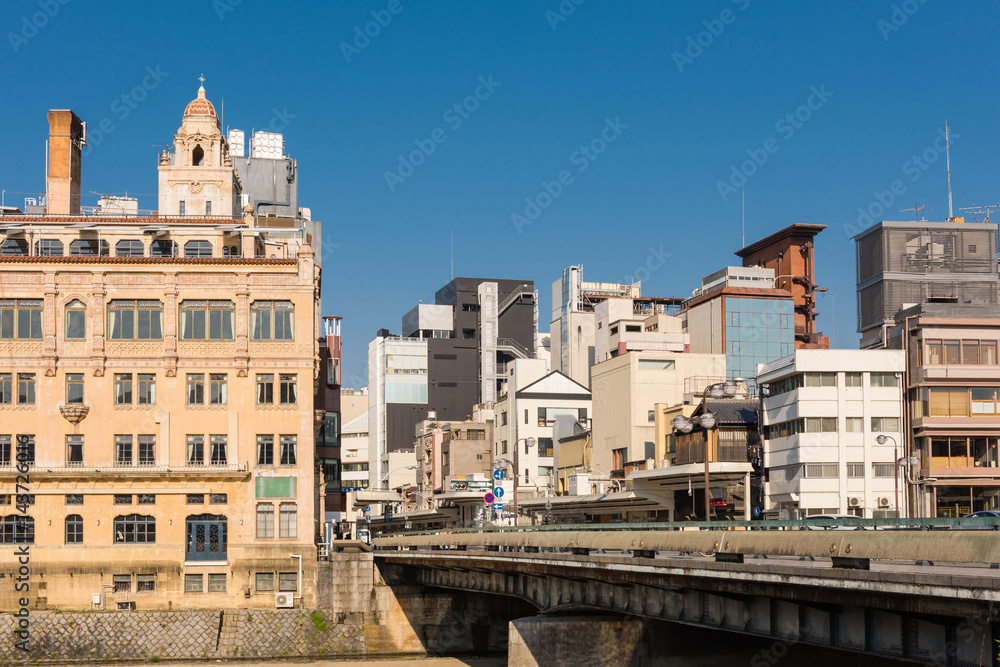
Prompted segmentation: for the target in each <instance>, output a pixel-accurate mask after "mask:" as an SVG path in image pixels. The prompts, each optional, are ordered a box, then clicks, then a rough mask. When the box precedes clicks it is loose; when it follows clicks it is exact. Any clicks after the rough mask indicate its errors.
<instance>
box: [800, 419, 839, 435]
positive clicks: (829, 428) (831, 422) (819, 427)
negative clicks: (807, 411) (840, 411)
mask: <svg viewBox="0 0 1000 667" xmlns="http://www.w3.org/2000/svg"><path fill="white" fill-rule="evenodd" d="M805 419H806V424H805V426H806V433H836V432H837V418H836V417H806V418H805Z"/></svg>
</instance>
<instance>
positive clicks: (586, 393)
mask: <svg viewBox="0 0 1000 667" xmlns="http://www.w3.org/2000/svg"><path fill="white" fill-rule="evenodd" d="M501 386H502V389H501V396H500V400H498V401H497V402H496V404H495V406H494V418H495V422H494V427H493V434H494V435H493V456H494V458H495V459H506V460H508V461H510V463H511V466H510V467H509V468H508V470H510V469H511V468H514V467H515V464H516V470H517V489H518V490H517V495H518V499H521V498H524V497H528V498H530V497H532V496H536V495H545V494H549V495H552V494H553V493H554V492H555V489H556V475H555V473H554V465H555V456H556V455H557V454H556V451H555V448H556V442H555V439H554V437H555V433H554V431H555V430H556V429H555V426H556V423H557V420H558V419H559V418H560V417H561V416H563V417H564V418H568V419H572V420H573V421H576V422H583V423H587V420H588V419H589V418H590V414H591V409H592V404H591V394H590V390H589V389H587V387H585V386H583V385H582V384H580V383H579V382H576V381H575V380H572V379H570V378H569V377H567V376H566V375H563V374H562V373H561V372H559V371H552V372H548V365H547V364H546V363H545V362H544V361H543V360H539V359H516V360H514V361H513V362H511V363H510V364H508V366H507V377H506V382H504V383H503V384H502V385H501ZM531 442H533V443H534V444H533V446H529V443H531Z"/></svg>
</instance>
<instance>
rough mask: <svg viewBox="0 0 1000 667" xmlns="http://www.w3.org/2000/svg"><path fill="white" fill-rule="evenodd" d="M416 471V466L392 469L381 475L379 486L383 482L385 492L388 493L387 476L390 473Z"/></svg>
mask: <svg viewBox="0 0 1000 667" xmlns="http://www.w3.org/2000/svg"><path fill="white" fill-rule="evenodd" d="M416 469H417V466H399V467H398V468H393V469H392V470H390V471H389V472H387V473H386V474H385V475H383V476H382V478H381V479H379V481H378V483H379V486H381V485H382V482H385V490H386V491H388V490H389V475H391V474H392V473H394V472H396V471H397V470H416Z"/></svg>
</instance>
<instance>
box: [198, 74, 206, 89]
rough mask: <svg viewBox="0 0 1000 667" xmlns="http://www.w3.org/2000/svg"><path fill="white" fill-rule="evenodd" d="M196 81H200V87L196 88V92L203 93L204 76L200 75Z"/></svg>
mask: <svg viewBox="0 0 1000 667" xmlns="http://www.w3.org/2000/svg"><path fill="white" fill-rule="evenodd" d="M198 80H199V81H201V85H200V86H198V92H199V93H204V92H205V75H204V74H202V75H201V76H199V77H198Z"/></svg>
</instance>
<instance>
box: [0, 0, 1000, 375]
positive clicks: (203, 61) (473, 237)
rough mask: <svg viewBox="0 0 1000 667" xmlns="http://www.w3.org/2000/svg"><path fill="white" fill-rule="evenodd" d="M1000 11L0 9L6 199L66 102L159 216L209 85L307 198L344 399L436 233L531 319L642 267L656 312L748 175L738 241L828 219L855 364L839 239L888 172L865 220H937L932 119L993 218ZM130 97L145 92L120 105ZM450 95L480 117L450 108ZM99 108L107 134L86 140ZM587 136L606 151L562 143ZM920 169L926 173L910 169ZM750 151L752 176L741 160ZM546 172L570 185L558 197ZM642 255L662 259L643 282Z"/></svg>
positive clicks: (736, 207)
mask: <svg viewBox="0 0 1000 667" xmlns="http://www.w3.org/2000/svg"><path fill="white" fill-rule="evenodd" d="M580 1H581V0H577V2H580ZM560 6H562V7H563V9H564V14H566V15H564V14H560V13H559V12H560ZM998 7H1000V5H998V3H995V2H985V1H969V2H962V3H955V2H951V3H948V2H943V1H942V0H926V2H921V0H907V2H901V1H900V0H864V1H860V0H856V1H853V2H850V1H841V2H801V1H797V2H793V1H772V2H765V1H764V0H714V1H711V2H697V3H695V2H661V1H644V2H638V1H637V2H627V3H626V2H599V1H598V0H586V1H583V2H582V3H581V4H579V5H576V4H575V3H574V2H573V0H563V1H562V3H561V4H560V2H559V1H558V0H548V1H545V0H542V1H538V2H521V1H515V0H511V1H505V2H485V1H481V0H467V1H463V2H449V3H444V2H431V1H430V0H423V1H419V0H398V1H397V2H389V1H388V0H374V1H365V2H347V1H344V2H329V3H318V2H317V3H307V2H294V1H286V2H265V1H264V0H242V1H240V0H198V1H194V0H186V1H178V2H158V3H136V2H125V1H101V2H97V1H90V0H41V1H39V0H32V1H29V0H7V1H6V2H4V3H2V6H0V25H2V26H3V32H4V36H3V40H2V44H0V76H2V79H3V82H4V86H3V88H4V92H3V95H4V102H3V104H2V106H0V125H2V127H3V128H5V131H4V132H3V133H2V134H0V155H2V157H3V159H2V160H0V187H2V188H4V189H6V190H7V191H8V192H14V193H24V192H38V191H43V190H44V173H43V172H44V141H45V138H46V133H47V123H46V118H45V112H46V110H47V109H49V108H67V107H68V108H72V109H73V110H75V111H76V112H77V113H78V114H79V115H80V116H81V117H82V118H83V119H84V120H86V121H88V123H89V125H90V127H91V144H92V147H91V150H90V152H89V154H88V156H87V158H86V160H85V163H84V176H83V189H84V191H85V192H91V191H93V192H98V193H101V192H114V193H121V192H124V191H125V190H128V191H129V192H130V193H141V194H140V195H139V196H140V205H141V206H142V207H144V208H155V206H156V204H155V193H156V182H157V181H156V154H157V152H158V151H159V150H161V149H160V148H158V147H156V146H150V144H154V145H155V144H167V143H170V142H171V141H172V136H173V133H174V132H175V131H176V129H177V127H178V126H179V125H180V119H181V118H180V117H181V113H182V112H183V109H184V106H185V104H186V103H187V102H188V101H189V100H190V99H192V98H193V97H194V96H195V91H196V90H197V87H198V81H197V79H196V77H198V75H199V74H201V73H204V75H205V77H206V78H207V82H206V84H205V87H206V89H207V91H208V96H209V98H210V99H211V100H212V101H213V102H214V103H215V105H216V107H217V108H221V106H222V100H223V98H225V123H226V125H227V126H229V127H238V128H242V129H244V130H247V131H249V130H251V129H252V128H258V129H261V128H266V127H268V126H271V124H272V123H276V124H283V125H284V127H283V129H282V131H283V132H284V134H285V140H286V147H287V153H288V154H289V155H291V156H292V157H294V158H297V159H298V160H299V169H300V172H299V173H300V179H301V182H300V185H299V201H300V205H302V206H308V207H310V208H311V209H312V213H313V216H314V218H315V219H320V220H322V221H323V223H324V230H325V231H324V241H325V243H326V244H327V247H325V248H324V249H323V278H324V285H323V311H324V314H330V315H334V314H335V315H341V316H343V317H344V325H343V335H344V343H345V348H344V349H345V378H346V380H345V384H346V385H347V386H355V385H358V384H360V383H363V382H364V381H365V380H363V379H362V378H365V377H366V370H365V365H366V348H367V342H368V340H370V339H371V338H372V337H373V335H374V333H375V331H376V330H377V329H379V328H380V327H386V328H388V329H390V330H391V331H393V332H395V333H398V331H399V327H400V318H401V316H402V315H403V313H405V312H406V311H407V310H409V309H410V308H411V307H412V306H413V305H415V304H416V303H417V302H418V301H419V300H421V299H422V300H424V301H425V302H426V301H430V300H432V299H433V295H434V291H435V290H436V289H437V288H438V287H440V286H441V285H443V284H444V283H446V282H447V281H448V280H449V279H450V277H451V264H450V237H451V235H452V234H454V267H455V268H454V270H455V274H456V275H464V276H484V277H497V278H500V277H503V278H515V279H530V280H534V281H535V283H536V285H538V288H539V292H540V295H541V305H540V311H541V318H540V319H541V328H542V329H543V330H547V329H548V322H549V315H550V309H551V304H550V285H551V283H552V281H553V280H555V279H557V278H558V277H559V275H560V273H561V271H562V269H563V267H565V266H568V265H570V264H582V265H583V266H584V277H585V279H587V280H597V281H608V282H612V281H614V282H617V281H622V280H623V279H625V278H627V277H629V276H632V275H636V277H643V278H646V279H645V280H644V284H643V292H644V293H647V294H655V295H660V296H670V295H678V296H680V295H687V294H690V292H691V290H692V289H693V288H695V287H697V286H698V285H699V284H700V279H701V277H702V276H704V275H707V274H709V273H711V272H713V271H715V270H716V269H718V268H721V267H723V266H725V265H727V264H735V263H736V262H737V261H738V260H737V258H736V257H735V256H734V255H733V252H734V251H736V250H738V249H739V248H740V247H741V240H740V196H739V194H738V193H737V194H732V193H731V192H729V194H728V196H727V197H726V200H725V201H724V200H723V196H722V195H720V182H723V183H729V184H730V185H733V184H734V183H735V184H740V178H741V177H742V175H740V176H737V177H734V175H733V174H734V169H735V170H736V171H737V172H739V171H741V170H742V171H743V172H745V173H750V172H753V173H751V175H749V176H748V177H746V236H747V242H750V241H753V240H755V239H757V238H761V237H763V236H765V235H767V234H769V233H771V232H773V231H776V230H777V229H780V228H781V227H784V226H786V225H788V224H791V223H793V222H808V223H818V224H825V225H828V226H829V228H828V229H827V230H826V231H825V232H823V233H822V234H821V235H820V236H819V237H818V238H817V260H818V267H817V273H818V279H819V282H820V283H821V284H822V285H823V286H825V287H828V288H829V290H830V292H831V293H835V294H836V297H835V298H836V333H835V336H836V344H837V346H838V347H856V345H857V338H858V336H857V334H856V333H855V325H856V314H855V296H854V290H855V280H854V245H853V243H852V242H851V241H850V240H849V236H850V233H851V229H850V228H845V225H856V224H857V223H856V221H857V219H858V215H859V214H858V208H859V207H862V208H868V207H870V206H872V205H875V204H877V202H878V199H877V197H876V195H875V194H874V193H875V192H876V191H879V192H883V191H889V190H890V189H891V187H892V185H893V182H894V181H897V180H898V181H900V183H899V184H898V185H897V191H899V192H902V194H901V195H898V196H897V195H891V198H892V199H893V201H892V202H891V203H889V205H888V206H886V207H885V208H886V209H887V211H888V213H885V214H883V215H876V216H875V217H876V218H886V219H909V217H910V216H912V213H900V212H899V210H900V209H905V208H911V207H913V206H914V205H916V204H920V205H926V206H928V207H930V208H929V209H928V210H926V211H924V215H925V216H926V217H927V218H928V219H932V220H939V219H943V218H944V217H945V216H946V215H947V197H946V194H945V187H944V180H945V169H944V159H943V156H940V159H938V150H937V149H936V148H935V139H936V138H937V133H938V130H939V128H942V127H943V125H944V121H945V119H946V118H947V119H948V121H949V122H950V125H951V128H952V130H953V133H954V134H955V135H957V136H954V137H953V141H952V144H953V145H952V171H953V180H954V192H955V194H954V199H955V206H956V207H965V206H971V205H974V204H976V205H981V204H991V203H996V202H997V201H1000V189H998V187H997V183H996V175H997V169H996V155H997V147H998V145H1000V123H998V122H997V108H998V104H997V103H998V99H997V98H998V95H997V85H998V75H1000V61H998V56H997V50H996V35H997V34H998V32H1000V13H998ZM569 8H573V11H572V13H570V12H569V11H568V9H569ZM393 9H395V10H396V13H395V14H393V13H392V10H393ZM46 11H47V12H48V15H45V12H46ZM40 12H41V14H40ZM372 12H375V13H376V15H375V18H376V19H377V18H381V19H382V21H383V23H386V24H387V25H385V26H384V27H382V26H378V31H377V32H378V34H377V35H376V36H375V37H370V38H368V41H367V42H366V41H365V39H364V38H357V32H356V29H357V30H360V31H364V30H365V25H366V23H369V22H371V21H373V20H375V19H373V15H372ZM894 12H895V15H894ZM563 19H565V20H563ZM32 23H34V24H35V25H41V26H42V27H41V28H38V29H35V25H31V24H32ZM368 30H369V32H371V33H375V32H376V28H375V26H374V25H370V26H368ZM689 39H690V40H691V41H690V42H689ZM355 40H356V42H355ZM699 41H700V42H701V46H698V45H697V43H698V42H699ZM692 43H693V44H695V46H691V44H692ZM344 44H351V47H350V48H345V47H344V46H343V45H344ZM688 49H690V50H689V51H688V53H687V55H681V56H678V55H675V54H684V53H685V50H688ZM699 49H700V51H699ZM151 70H152V71H154V72H159V75H158V76H157V77H151V76H149V72H150V71H151ZM480 77H482V78H483V79H484V80H486V81H487V82H490V81H491V82H492V83H490V84H489V85H488V86H485V85H483V84H482V83H481V82H480V80H479V79H480ZM491 77H492V78H491ZM144 84H145V89H143V86H144ZM497 84H499V85H497ZM137 86H138V87H139V88H140V89H139V90H136V87H137ZM133 91H135V93H134V97H135V98H138V97H141V98H143V99H142V100H141V101H137V100H135V99H128V100H126V101H124V102H123V101H122V100H121V96H122V95H126V96H130V97H132V96H133ZM477 91H478V93H479V96H480V98H482V99H478V100H476V99H473V100H468V101H466V98H468V97H469V96H474V95H475V94H476V93H477ZM815 91H819V92H820V94H819V95H817V93H816V92H815ZM116 100H118V101H117V102H116ZM463 103H466V104H467V105H468V107H476V108H475V109H474V110H473V111H462V112H461V114H460V113H459V112H456V111H454V109H453V107H454V105H456V104H459V105H462V104H463ZM809 104H811V105H812V107H813V108H812V109H810V108H809ZM803 105H806V106H805V107H804V108H800V107H803ZM133 107H134V108H133ZM276 110H277V113H276ZM449 110H451V111H449ZM126 112H127V115H126ZM786 114H792V121H789V120H788V119H786ZM795 114H799V118H807V119H806V120H804V121H800V120H795ZM102 119H108V122H110V124H111V125H113V130H112V131H111V132H110V133H107V134H106V135H105V136H102V137H100V138H99V140H98V136H97V134H96V133H95V132H94V129H96V128H98V127H99V126H100V122H101V121H102ZM616 119H617V120H616ZM609 120H610V122H611V125H609V124H608V121H609ZM105 126H106V127H108V125H107V124H106V125H105ZM612 126H614V127H612ZM436 130H437V132H436V133H435V131H436ZM602 133H603V134H604V137H603V138H602ZM435 137H436V138H437V141H435ZM442 139H443V142H442V141H441V140H442ZM605 139H613V140H612V141H610V142H608V143H606V144H605V143H603V142H604V141H605ZM769 140H770V141H769ZM418 141H419V142H421V144H422V145H423V146H424V147H425V149H426V148H429V146H430V145H431V144H433V145H434V151H433V153H432V154H430V155H429V156H426V157H424V159H423V160H421V157H423V156H420V155H418V156H417V159H416V161H417V162H422V164H420V165H419V166H418V167H416V168H415V169H414V171H413V173H412V174H410V172H409V171H408V170H407V168H405V167H404V168H402V169H401V168H400V164H399V162H400V158H399V156H400V155H401V154H404V155H408V154H410V153H411V152H412V151H414V150H417V149H418V147H417V144H416V143H415V142H418ZM592 142H593V143H592ZM587 145H592V146H593V147H594V150H595V151H596V150H599V149H602V148H603V149H604V150H603V152H601V153H600V154H596V152H590V153H589V154H588V153H584V152H579V151H580V148H581V146H587ZM941 145H943V144H941V143H940V142H939V143H938V146H941ZM768 149H770V152H769V151H768ZM588 150H589V149H588ZM748 151H750V153H748ZM427 152H429V150H428V151H427ZM921 154H924V158H926V159H927V160H928V162H927V163H924V162H920V163H915V162H912V157H913V156H914V155H917V156H919V155H921ZM753 156H756V157H757V160H758V162H762V163H763V164H760V165H759V166H758V165H756V164H752V163H751V164H748V165H745V166H743V163H744V162H745V161H746V160H749V159H751V158H752V157H753ZM764 158H766V160H765V159H764ZM931 158H933V159H931ZM400 169H401V170H400ZM388 171H394V172H396V174H397V175H396V177H393V178H391V179H387V177H386V172H388ZM561 172H565V173H562V177H563V179H564V183H562V184H560V183H558V181H559V179H560V174H561ZM400 174H402V176H403V177H405V178H402V177H401V176H400ZM387 180H391V181H392V182H391V183H389V182H387ZM543 182H546V183H549V184H550V185H549V189H550V190H551V191H553V192H558V190H559V188H560V187H561V188H562V191H561V192H560V193H559V194H558V196H556V197H555V198H554V199H553V200H551V203H550V202H549V201H548V200H547V199H546V196H545V195H546V193H545V189H544V187H543V185H542V183H543ZM390 186H391V187H390ZM721 189H723V190H725V189H726V188H721ZM540 193H541V194H542V196H541V197H540V201H539V203H542V204H548V206H547V207H546V208H544V210H541V211H540V215H537V217H536V219H534V220H533V221H532V222H531V224H522V225H520V227H519V228H518V226H516V225H515V224H514V222H512V215H514V214H518V215H522V216H523V215H525V209H526V207H527V204H526V203H525V198H532V199H538V198H539V195H540ZM23 197H24V195H23V194H8V195H7V198H6V200H7V203H8V204H10V203H18V204H19V203H23ZM883 197H884V198H886V200H887V201H888V199H889V195H883ZM92 199H93V201H88V200H86V199H85V200H84V203H85V204H92V203H96V195H95V196H93V197H92ZM876 211H877V208H876ZM528 213H531V214H532V215H534V214H535V213H536V212H535V211H530V210H529V211H528ZM333 244H336V245H333ZM661 247H662V250H661ZM651 248H652V249H654V250H655V252H651V250H650V249H651ZM660 254H669V255H671V256H670V257H669V258H668V259H667V260H666V261H665V262H664V263H663V264H662V266H661V267H659V268H658V269H657V270H655V271H650V272H649V276H648V278H647V277H646V276H645V275H644V273H645V272H644V270H643V269H642V267H644V266H654V267H655V266H657V263H658V262H659V261H660V260H659V259H658V256H659V255H660ZM647 262H648V264H647ZM828 301H829V298H828V297H823V298H822V299H821V301H820V304H821V311H822V315H821V318H820V328H821V329H822V330H823V331H824V332H826V333H827V334H830V333H831V331H832V330H833V329H834V324H833V321H832V319H831V310H832V309H831V308H830V305H831V304H829V303H827V302H828Z"/></svg>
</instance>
